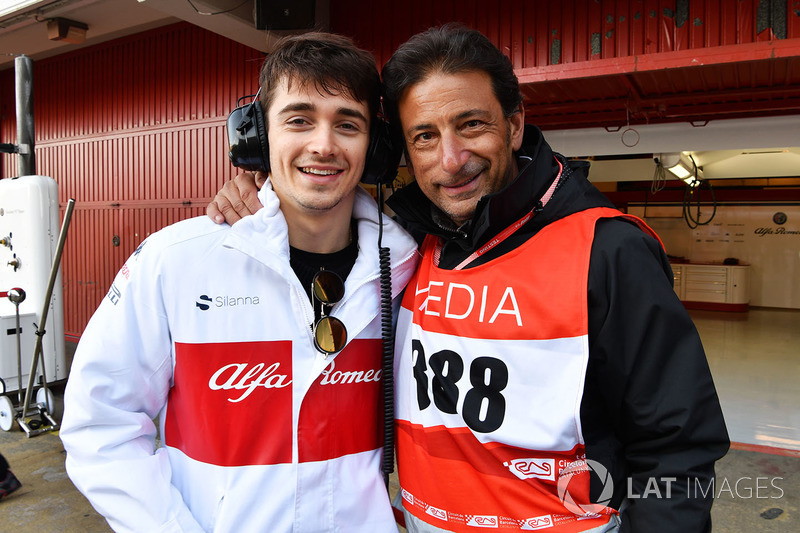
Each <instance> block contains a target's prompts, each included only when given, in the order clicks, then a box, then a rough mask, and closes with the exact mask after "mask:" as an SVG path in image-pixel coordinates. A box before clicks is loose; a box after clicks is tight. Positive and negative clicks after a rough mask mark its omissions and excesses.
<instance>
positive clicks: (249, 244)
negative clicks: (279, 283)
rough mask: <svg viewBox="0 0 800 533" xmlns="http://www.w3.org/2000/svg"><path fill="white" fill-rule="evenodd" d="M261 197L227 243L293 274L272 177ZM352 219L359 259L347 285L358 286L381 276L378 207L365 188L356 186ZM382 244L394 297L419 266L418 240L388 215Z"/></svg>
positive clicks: (285, 224)
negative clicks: (417, 264)
mask: <svg viewBox="0 0 800 533" xmlns="http://www.w3.org/2000/svg"><path fill="white" fill-rule="evenodd" d="M258 198H259V200H260V201H261V203H262V204H263V205H264V208H263V209H260V210H258V211H257V212H256V213H255V214H253V215H249V216H246V217H244V218H243V219H242V220H240V221H239V222H237V223H236V224H234V225H233V226H232V227H231V229H230V232H229V233H228V235H227V237H226V239H225V242H224V244H225V246H228V247H231V248H234V249H237V250H239V251H241V252H243V253H245V254H247V255H249V256H251V257H253V258H254V259H256V260H258V261H260V262H261V263H263V264H265V265H267V266H269V267H270V268H272V269H274V270H276V271H278V272H280V273H282V274H283V275H284V276H287V277H294V272H293V271H292V269H291V266H290V264H289V227H288V225H287V223H286V219H285V218H284V216H283V212H282V211H281V210H280V201H279V199H278V196H277V195H276V194H275V191H274V189H273V188H272V183H271V181H270V180H267V182H266V183H265V184H264V186H263V187H261V190H260V191H259V193H258ZM353 218H354V219H355V220H356V222H357V224H358V248H359V253H358V258H357V259H356V263H355V264H354V265H353V269H352V270H351V272H350V275H349V276H348V278H347V280H345V283H346V285H347V286H348V289H347V290H350V289H349V286H350V285H351V284H353V285H358V284H362V283H365V282H366V281H369V280H371V279H373V278H375V279H377V277H378V268H379V254H378V244H377V243H378V230H379V227H378V206H377V204H376V203H375V200H374V199H373V198H372V196H371V195H370V194H369V193H368V192H367V191H365V190H364V189H363V188H362V187H360V186H359V187H357V188H356V198H355V202H354V203H353ZM382 245H383V246H384V247H386V248H389V250H390V265H391V268H392V271H393V272H392V275H393V276H396V277H393V281H394V283H393V284H392V285H393V289H394V290H393V292H394V294H393V296H396V295H397V294H399V292H400V291H401V290H402V289H403V287H405V284H406V282H407V281H408V278H409V277H410V276H411V272H412V271H413V267H414V266H415V265H416V263H415V261H411V259H412V258H414V257H415V256H416V255H417V254H416V250H417V245H416V242H415V241H414V239H413V238H411V236H410V235H409V234H408V233H407V232H406V231H405V230H403V228H402V227H400V225H399V224H398V223H397V222H395V221H394V220H392V219H391V218H390V217H388V216H384V217H383V234H382Z"/></svg>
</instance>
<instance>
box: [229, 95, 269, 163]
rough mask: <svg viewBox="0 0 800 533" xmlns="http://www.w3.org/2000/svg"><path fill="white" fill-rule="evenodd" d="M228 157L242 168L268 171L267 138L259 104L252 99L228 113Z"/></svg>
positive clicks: (262, 113)
mask: <svg viewBox="0 0 800 533" xmlns="http://www.w3.org/2000/svg"><path fill="white" fill-rule="evenodd" d="M227 130H228V157H229V158H230V160H231V163H233V166H235V167H238V168H241V169H243V170H250V171H255V170H261V171H263V172H269V140H268V138H267V125H266V121H265V120H264V112H263V111H262V110H261V104H259V103H258V101H253V102H251V103H249V104H247V105H243V106H240V107H237V108H236V109H234V110H233V111H231V114H230V115H228V122H227Z"/></svg>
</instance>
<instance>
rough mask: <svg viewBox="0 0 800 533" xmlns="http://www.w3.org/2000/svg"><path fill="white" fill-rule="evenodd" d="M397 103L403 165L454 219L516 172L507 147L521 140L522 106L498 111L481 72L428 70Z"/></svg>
mask: <svg viewBox="0 0 800 533" xmlns="http://www.w3.org/2000/svg"><path fill="white" fill-rule="evenodd" d="M398 104H399V110H400V123H401V125H402V128H403V135H404V137H405V141H406V146H407V148H408V155H409V159H410V161H409V170H410V171H411V172H412V173H413V174H414V176H415V178H416V180H417V183H418V184H419V186H420V188H421V189H422V192H424V193H425V195H426V196H427V197H428V198H430V200H431V201H432V202H433V203H434V204H436V206H438V207H439V208H440V209H441V210H442V211H444V212H445V213H446V214H447V215H448V216H449V217H450V218H451V219H452V220H453V221H454V222H455V223H457V224H462V223H464V222H466V221H467V220H469V219H470V218H471V217H472V215H473V214H474V213H475V207H476V206H477V204H478V200H480V199H481V197H482V196H485V195H487V194H491V193H493V192H496V191H499V190H500V189H502V188H503V187H504V186H505V185H507V184H508V183H509V182H510V181H511V180H513V179H514V176H516V174H517V164H516V161H515V159H514V155H513V152H514V151H515V150H519V148H520V146H521V145H522V133H523V126H524V121H525V117H524V114H523V111H522V109H520V111H519V112H518V113H515V114H513V115H512V116H511V117H508V118H507V117H505V116H504V114H503V110H502V108H501V107H500V102H499V101H498V100H497V98H496V97H495V95H494V91H493V90H492V83H491V78H490V77H489V75H488V74H487V73H485V72H483V71H469V72H462V73H457V74H444V73H441V72H436V73H433V74H431V75H430V76H428V77H427V78H425V79H424V80H423V81H422V82H420V83H417V84H416V85H412V86H411V87H410V88H408V89H406V91H405V92H404V93H403V95H402V96H401V98H400V101H399V102H398Z"/></svg>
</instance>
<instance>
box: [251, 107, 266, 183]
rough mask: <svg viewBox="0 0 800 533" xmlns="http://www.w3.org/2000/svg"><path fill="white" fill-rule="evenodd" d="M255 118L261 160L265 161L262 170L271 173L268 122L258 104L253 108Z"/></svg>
mask: <svg viewBox="0 0 800 533" xmlns="http://www.w3.org/2000/svg"><path fill="white" fill-rule="evenodd" d="M253 108H254V111H253V116H254V119H255V120H254V121H255V123H256V134H257V135H258V147H259V149H260V150H261V159H262V161H263V165H262V168H261V169H259V170H262V171H264V172H269V170H270V166H269V137H268V136H267V120H266V118H265V117H264V111H263V110H262V109H261V104H260V103H258V102H257V103H256V105H255V106H253Z"/></svg>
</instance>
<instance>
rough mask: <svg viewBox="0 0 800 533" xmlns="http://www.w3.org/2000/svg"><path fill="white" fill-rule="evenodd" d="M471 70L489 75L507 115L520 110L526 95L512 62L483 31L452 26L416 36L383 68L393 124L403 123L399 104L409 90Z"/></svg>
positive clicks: (427, 31)
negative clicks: (428, 80)
mask: <svg viewBox="0 0 800 533" xmlns="http://www.w3.org/2000/svg"><path fill="white" fill-rule="evenodd" d="M469 71H483V72H486V73H487V74H488V75H489V77H490V78H491V80H492V89H493V91H494V95H495V97H496V98H497V100H498V101H499V102H500V107H501V108H502V109H503V113H504V114H505V116H507V117H509V116H511V115H513V114H514V113H516V112H517V111H518V110H519V105H520V104H521V103H522V93H521V92H520V90H519V80H517V76H516V74H514V66H513V65H512V64H511V60H509V59H508V58H507V57H506V56H505V55H503V53H502V52H501V51H500V50H499V49H498V48H497V47H496V46H495V45H494V44H492V42H491V41H490V40H489V39H488V38H487V37H486V36H485V35H483V34H482V33H480V32H479V31H477V30H473V29H470V28H467V27H464V26H462V25H460V24H457V23H451V24H445V25H444V26H440V27H436V28H430V29H429V30H426V31H424V32H422V33H418V34H416V35H414V36H412V37H411V38H410V39H409V40H408V41H406V42H405V43H404V44H402V45H400V47H399V48H398V49H397V51H396V52H395V53H394V54H392V57H391V58H390V59H389V61H387V62H386V65H385V66H384V67H383V71H382V73H381V74H382V78H383V84H384V93H385V99H386V101H385V104H386V108H387V109H386V111H387V113H388V114H389V117H390V119H391V121H392V123H394V124H395V125H398V124H399V120H398V118H399V115H398V109H397V103H398V102H399V101H400V98H401V97H402V96H403V93H404V92H405V91H406V89H408V88H410V87H411V86H413V85H416V84H417V83H420V82H422V81H424V80H425V79H426V78H427V77H428V76H430V75H431V74H435V73H437V72H441V73H443V74H458V73H462V72H469Z"/></svg>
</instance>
